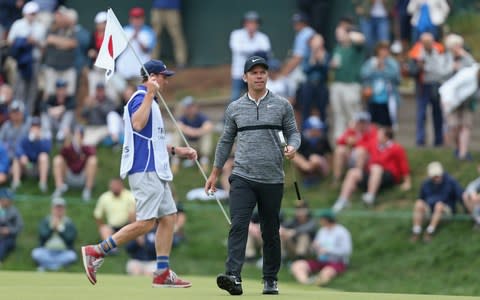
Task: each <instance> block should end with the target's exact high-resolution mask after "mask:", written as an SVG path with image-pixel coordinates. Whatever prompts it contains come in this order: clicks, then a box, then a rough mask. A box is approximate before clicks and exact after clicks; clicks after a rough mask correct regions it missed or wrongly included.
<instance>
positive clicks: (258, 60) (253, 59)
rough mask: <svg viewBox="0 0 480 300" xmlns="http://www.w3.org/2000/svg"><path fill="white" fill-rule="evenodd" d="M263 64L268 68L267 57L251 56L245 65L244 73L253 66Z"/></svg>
mask: <svg viewBox="0 0 480 300" xmlns="http://www.w3.org/2000/svg"><path fill="white" fill-rule="evenodd" d="M258 65H261V66H263V67H264V68H265V69H267V70H268V64H267V61H266V60H265V58H263V57H260V56H255V55H254V56H251V57H249V58H248V59H247V61H245V66H244V67H243V73H247V72H248V71H250V70H251V69H252V68H253V67H255V66H258Z"/></svg>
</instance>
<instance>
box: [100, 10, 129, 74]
mask: <svg viewBox="0 0 480 300" xmlns="http://www.w3.org/2000/svg"><path fill="white" fill-rule="evenodd" d="M125 48H127V38H126V36H125V32H123V28H122V25H120V22H119V21H118V19H117V17H116V16H115V14H114V13H113V10H112V9H111V8H109V9H108V11H107V25H106V27H105V35H104V36H103V42H102V46H101V47H100V51H99V52H98V56H97V60H96V61H95V66H97V67H99V68H102V69H105V70H106V71H105V78H106V80H107V81H108V80H109V79H110V77H112V75H113V72H114V70H115V58H117V57H118V56H119V55H120V54H121V53H122V52H123V50H125Z"/></svg>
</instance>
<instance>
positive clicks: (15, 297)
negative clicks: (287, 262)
mask: <svg viewBox="0 0 480 300" xmlns="http://www.w3.org/2000/svg"><path fill="white" fill-rule="evenodd" d="M97 279H98V283H97V285H96V286H92V285H91V284H90V283H89V282H88V280H87V278H86V277H85V275H84V274H77V273H35V272H6V271H3V272H0V295H1V299H5V300H29V299H32V300H43V299H45V300H76V299H88V300H97V299H98V300H105V299H112V300H122V299H125V300H132V299H133V300H139V299H168V300H187V299H188V300H191V299H195V300H197V299H200V300H207V299H208V300H210V299H227V298H228V297H229V295H228V294H227V293H226V292H224V291H222V290H219V289H218V288H217V286H216V283H215V278H214V277H195V276H185V279H187V280H191V281H192V283H193V286H192V287H191V288H187V289H162V288H156V289H154V288H151V286H150V283H151V279H150V278H149V277H128V276H125V275H108V274H101V273H100V274H99V276H98V278H97ZM279 288H280V295H279V296H275V299H294V300H304V299H305V300H307V299H308V300H313V299H329V300H340V299H342V300H343V299H346V300H367V299H368V300H377V299H378V300H380V299H381V300H384V299H386V300H397V299H398V300H400V299H401V300H417V299H418V300H430V299H431V300H433V299H435V300H437V299H439V300H447V299H455V300H461V299H474V298H473V297H458V296H455V297H454V296H437V295H435V296H433V295H406V294H380V293H349V292H340V291H332V290H328V289H321V288H317V287H313V286H301V285H299V284H294V283H288V284H287V283H285V284H282V283H280V284H279ZM243 290H244V295H243V296H242V297H246V298H249V299H257V298H258V299H265V297H268V296H262V295H261V290H262V284H261V282H260V280H258V281H256V280H248V279H247V280H244V282H243Z"/></svg>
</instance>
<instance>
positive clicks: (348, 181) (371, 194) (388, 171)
mask: <svg viewBox="0 0 480 300" xmlns="http://www.w3.org/2000/svg"><path fill="white" fill-rule="evenodd" d="M370 151H371V152H370V160H369V162H368V164H367V167H366V169H362V168H357V167H355V168H352V169H350V170H349V171H348V172H347V175H346V176H345V180H344V181H343V185H342V190H341V192H340V196H339V197H338V199H337V202H335V205H334V206H333V208H332V209H333V210H334V211H335V212H339V211H340V210H342V209H343V208H345V206H347V205H348V198H349V197H350V196H351V195H352V193H353V192H354V191H355V189H356V188H357V186H358V185H360V186H361V187H363V188H366V190H367V192H366V193H365V194H363V195H362V200H363V202H365V203H366V204H367V205H373V203H374V202H375V196H376V194H377V192H378V190H379V189H380V188H382V187H389V186H393V185H395V184H399V183H400V182H402V181H403V183H402V185H401V189H402V190H404V191H407V190H409V189H410V188H411V178H410V167H409V165H408V159H407V155H406V153H405V149H404V148H403V147H402V146H401V145H400V144H398V143H396V142H395V141H394V140H393V130H392V129H391V128H381V129H379V130H378V143H377V146H376V147H371V150H370Z"/></svg>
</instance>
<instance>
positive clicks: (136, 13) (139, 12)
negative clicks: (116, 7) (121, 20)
mask: <svg viewBox="0 0 480 300" xmlns="http://www.w3.org/2000/svg"><path fill="white" fill-rule="evenodd" d="M128 15H129V16H130V17H134V18H140V17H144V16H145V11H144V10H143V8H141V7H134V8H132V9H130V11H129V12H128Z"/></svg>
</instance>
